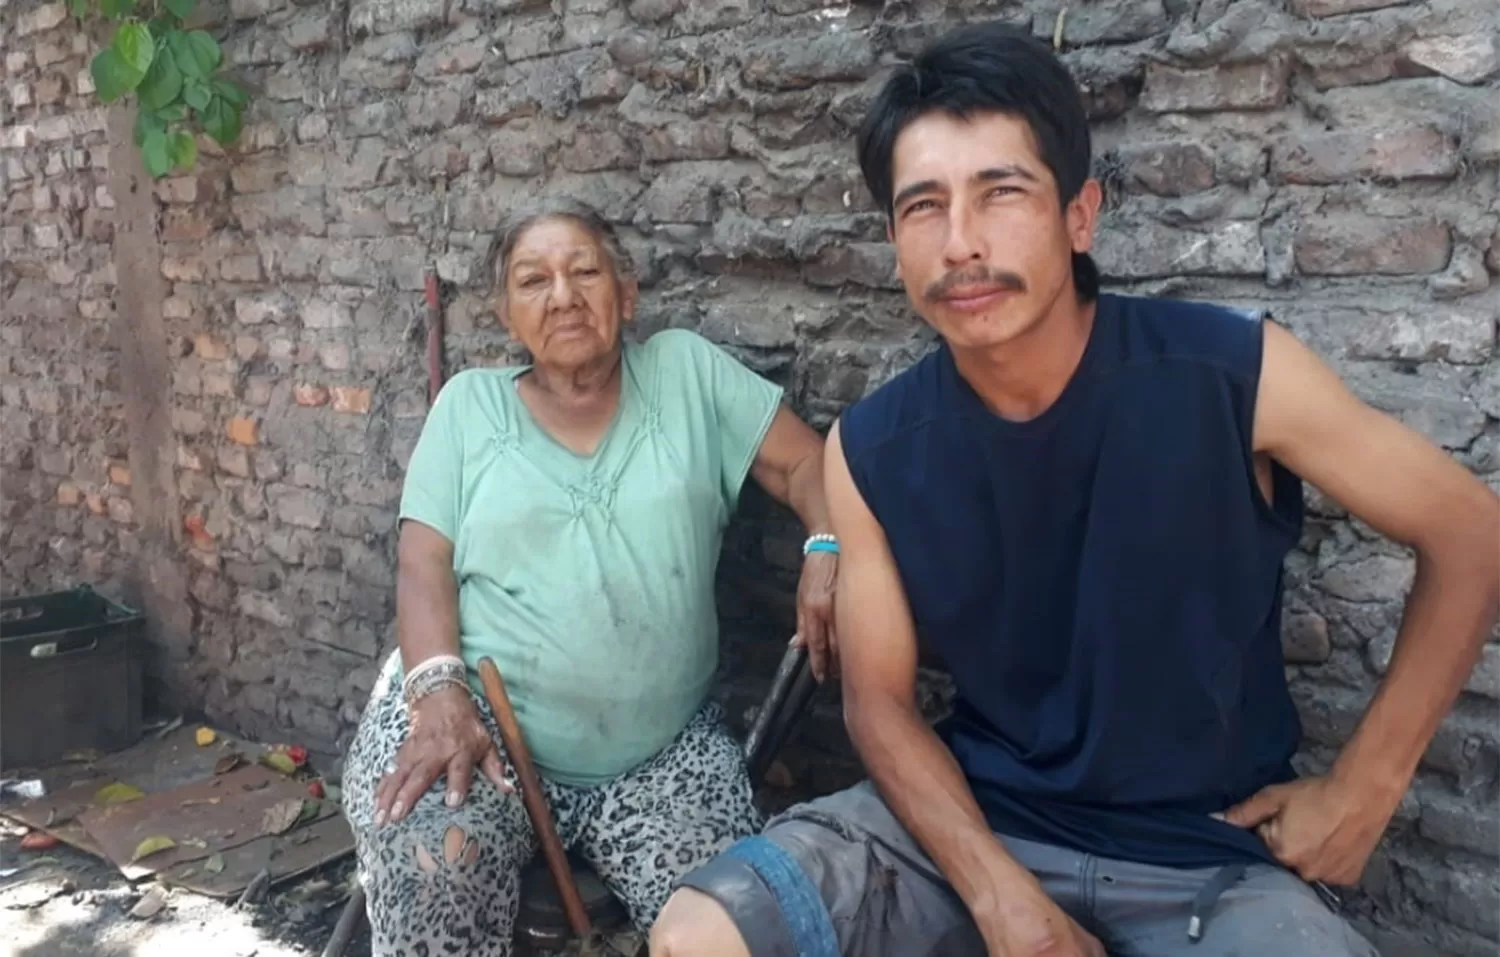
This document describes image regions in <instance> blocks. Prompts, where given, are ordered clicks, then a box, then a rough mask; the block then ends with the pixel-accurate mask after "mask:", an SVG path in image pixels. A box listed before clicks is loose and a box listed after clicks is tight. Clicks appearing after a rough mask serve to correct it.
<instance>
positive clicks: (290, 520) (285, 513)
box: [266, 485, 328, 529]
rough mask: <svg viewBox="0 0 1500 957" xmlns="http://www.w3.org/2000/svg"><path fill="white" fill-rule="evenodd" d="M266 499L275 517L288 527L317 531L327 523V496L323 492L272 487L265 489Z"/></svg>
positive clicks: (280, 486)
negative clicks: (293, 526)
mask: <svg viewBox="0 0 1500 957" xmlns="http://www.w3.org/2000/svg"><path fill="white" fill-rule="evenodd" d="M266 499H267V500H268V501H269V502H270V503H271V508H272V509H273V511H274V512H275V514H276V517H277V518H279V519H280V520H281V521H283V522H286V523H287V524H288V525H295V526H297V527H299V528H308V529H319V528H322V527H323V526H324V524H325V523H326V522H327V521H328V496H327V495H326V494H324V493H323V492H318V491H313V490H310V489H302V488H293V487H291V486H287V485H273V486H270V487H268V488H267V489H266Z"/></svg>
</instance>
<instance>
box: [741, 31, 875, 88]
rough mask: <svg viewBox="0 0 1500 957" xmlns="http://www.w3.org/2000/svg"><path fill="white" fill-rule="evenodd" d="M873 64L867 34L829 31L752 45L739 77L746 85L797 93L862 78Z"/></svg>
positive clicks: (872, 54) (872, 52) (872, 53)
mask: <svg viewBox="0 0 1500 957" xmlns="http://www.w3.org/2000/svg"><path fill="white" fill-rule="evenodd" d="M874 62H875V52H874V50H873V49H872V48H871V46H870V38H869V36H868V35H867V34H865V33H853V32H845V31H840V32H836V33H835V32H829V33H821V34H816V35H814V36H813V37H811V38H806V37H800V38H797V39H795V40H769V41H766V42H764V43H759V44H755V45H752V46H751V48H750V49H749V50H748V51H747V52H746V54H745V58H744V68H743V72H742V75H743V76H744V79H745V82H746V83H747V84H749V85H750V86H757V87H762V88H765V89H773V90H797V89H806V88H808V87H811V86H813V85H814V84H816V83H819V82H822V81H826V80H860V79H864V77H865V76H866V75H868V73H869V72H870V69H871V67H872V66H873V65H874Z"/></svg>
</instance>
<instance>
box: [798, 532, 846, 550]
mask: <svg viewBox="0 0 1500 957" xmlns="http://www.w3.org/2000/svg"><path fill="white" fill-rule="evenodd" d="M813 552H831V553H832V554H834V555H837V554H838V553H839V540H838V539H836V538H834V537H833V536H832V535H812V536H809V537H808V539H807V541H806V542H804V543H803V544H802V554H803V555H811V554H812V553H813Z"/></svg>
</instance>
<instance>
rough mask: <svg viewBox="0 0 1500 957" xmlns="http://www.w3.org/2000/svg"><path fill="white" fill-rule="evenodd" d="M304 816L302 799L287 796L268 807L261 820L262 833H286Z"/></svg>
mask: <svg viewBox="0 0 1500 957" xmlns="http://www.w3.org/2000/svg"><path fill="white" fill-rule="evenodd" d="M300 817H302V799H301V798H287V799H286V800H285V801H278V802H276V803H275V804H273V805H271V806H270V807H268V808H266V813H265V816H264V817H262V818H261V820H260V830H261V833H262V834H285V833H286V832H287V831H289V830H291V829H292V827H293V825H295V824H296V823H297V820H298V819H299V818H300Z"/></svg>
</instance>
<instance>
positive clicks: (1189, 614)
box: [652, 27, 1500, 957]
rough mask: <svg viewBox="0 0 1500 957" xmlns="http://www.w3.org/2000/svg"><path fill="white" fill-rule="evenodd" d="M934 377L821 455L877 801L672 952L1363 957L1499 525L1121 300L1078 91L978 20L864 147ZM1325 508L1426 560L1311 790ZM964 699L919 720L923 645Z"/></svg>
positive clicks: (1311, 369) (859, 739) (1293, 388)
mask: <svg viewBox="0 0 1500 957" xmlns="http://www.w3.org/2000/svg"><path fill="white" fill-rule="evenodd" d="M859 148H860V161H861V165H862V167H863V170H864V175H865V179H866V182H867V183H868V185H869V186H870V189H871V191H872V193H873V194H874V195H875V196H876V197H877V199H879V201H881V202H882V203H883V204H884V205H885V208H886V209H887V211H888V212H889V214H890V235H891V240H892V241H893V242H894V243H895V246H896V252H897V261H898V263H899V268H900V272H901V277H902V281H903V282H904V284H905V286H906V289H907V293H908V295H909V297H910V299H911V303H912V305H913V307H914V308H915V309H916V311H917V312H918V313H919V314H920V315H921V316H922V318H923V319H924V320H926V321H927V322H928V323H930V324H931V325H932V326H933V327H934V328H936V329H937V331H938V332H939V333H940V334H941V336H942V340H943V344H942V347H941V348H940V349H939V350H937V351H936V352H935V353H933V354H932V355H930V356H929V357H927V358H926V359H924V360H923V361H921V362H920V363H918V364H917V365H916V366H914V367H913V368H911V369H910V370H908V371H907V372H905V373H903V374H902V375H900V376H898V377H897V378H896V379H895V380H893V381H892V382H890V383H889V384H888V385H886V386H885V387H883V388H882V389H880V390H879V391H878V392H876V393H875V394H873V395H871V396H869V397H868V398H866V399H865V400H863V401H861V402H859V403H857V404H856V405H854V406H853V407H851V408H850V409H848V410H847V411H846V413H845V414H844V416H843V418H842V420H841V421H840V423H839V425H838V427H837V429H836V430H835V432H834V434H833V435H832V436H831V437H830V441H829V443H828V447H827V463H828V464H827V469H826V475H827V482H828V487H829V503H830V509H831V511H832V514H833V524H834V528H835V530H836V532H837V535H838V539H839V542H840V543H841V546H842V558H841V568H840V580H839V588H838V597H837V606H836V616H835V617H836V620H837V622H838V632H839V635H840V639H841V648H840V656H841V658H842V662H843V670H844V700H845V716H846V720H847V723H848V726H849V731H850V734H851V736H852V738H853V740H854V743H855V745H856V747H857V748H858V749H859V753H860V755H861V757H862V758H863V759H864V762H865V765H866V767H867V768H868V770H869V773H870V777H871V778H872V782H873V786H872V785H871V784H868V783H867V784H864V785H861V786H859V787H856V788H853V789H851V790H849V791H845V792H842V793H839V794H835V795H832V796H829V797H826V798H822V799H820V800H817V801H813V802H812V803H810V804H808V805H805V806H802V807H799V808H796V809H793V810H792V811H791V812H789V813H787V814H786V815H783V816H782V817H780V818H779V819H778V820H776V821H773V822H772V824H771V825H770V826H769V827H768V828H767V830H766V832H765V834H764V835H762V836H761V837H757V838H752V839H750V840H749V841H747V842H744V843H742V844H740V845H737V846H736V847H734V848H733V849H731V850H730V851H728V852H726V853H725V854H724V855H722V856H721V857H719V858H718V859H716V860H715V861H714V862H713V863H711V864H709V865H708V866H706V867H705V868H702V869H700V870H699V871H697V872H695V873H694V874H692V875H691V876H689V877H688V878H687V879H685V880H684V881H683V884H684V885H685V887H684V888H683V889H680V890H679V891H678V892H677V894H676V895H675V896H674V898H673V899H672V900H671V901H670V902H669V903H668V904H667V906H666V909H665V910H664V912H663V914H662V916H661V919H660V921H659V923H658V925H657V929H656V933H655V935H654V938H653V944H652V953H653V954H654V955H657V957H663V955H670V957H690V955H691V957H698V955H703V957H708V955H712V957H734V955H744V954H753V955H755V957H782V955H787V957H790V955H793V954H797V955H802V957H824V955H832V954H847V955H860V957H884V955H890V957H898V955H899V957H919V955H928V954H933V955H936V954H954V955H968V954H974V955H980V954H988V955H990V957H1036V955H1049V957H1080V955H1089V957H1101V955H1103V954H1105V953H1108V954H1111V955H1119V957H1136V955H1140V957H1147V955H1149V957H1179V955H1181V957H1187V955H1201V957H1229V955H1231V954H1272V955H1276V957H1354V955H1358V957H1365V955H1371V954H1373V953H1374V951H1373V949H1372V948H1371V947H1370V945H1369V944H1368V943H1367V942H1366V941H1364V940H1362V939H1361V938H1360V937H1359V936H1358V935H1357V934H1356V933H1355V932H1354V931H1353V930H1351V929H1350V928H1349V927H1348V925H1347V924H1346V923H1345V922H1344V921H1343V920H1342V919H1341V918H1340V917H1339V916H1337V914H1336V913H1335V912H1334V911H1333V909H1332V908H1331V907H1330V906H1329V905H1328V904H1326V903H1325V902H1324V900H1323V896H1324V895H1325V894H1326V893H1328V892H1327V891H1326V884H1336V885H1349V884H1354V883H1355V882H1356V881H1357V880H1358V879H1359V877H1360V873H1361V870H1362V868H1363V867H1364V864H1365V861H1366V860H1367V858H1368V857H1369V855H1370V852H1371V851H1372V850H1373V849H1374V848H1375V846H1376V844H1377V842H1378V841H1379V839H1380V836H1381V834H1382V832H1383V831H1384V829H1385V827H1386V825H1387V823H1388V822H1389V820H1390V817H1391V815H1392V813H1393V812H1394V811H1395V809H1396V806H1397V804H1398V802H1399V801H1400V798H1401V796H1402V793H1403V792H1404V791H1405V789H1406V788H1407V786H1408V784H1409V782H1410V780H1411V777H1412V774H1413V773H1414V772H1415V769H1416V767H1417V762H1418V759H1419V758H1420V757H1421V755H1422V752H1423V750H1424V748H1425V747H1426V745H1427V743H1428V740H1429V739H1430V737H1431V736H1432V734H1433V733H1434V731H1435V730H1436V728H1437V726H1438V724H1439V722H1440V720H1441V719H1442V717H1443V715H1444V713H1445V712H1446V711H1447V710H1448V708H1449V707H1450V706H1451V704H1452V702H1453V700H1454V699H1455V697H1456V696H1457V694H1458V692H1459V689H1460V688H1461V687H1462V686H1463V684H1464V681H1465V680H1466V677H1467V675H1468V674H1469V671H1470V669H1471V668H1472V667H1473V664H1474V662H1475V660H1476V657H1477V655H1478V652H1479V651H1480V648H1481V646H1482V644H1483V642H1484V639H1485V635H1486V634H1487V633H1488V631H1489V630H1490V628H1491V627H1492V625H1493V623H1494V621H1495V618H1496V614H1497V607H1500V547H1497V543H1500V499H1497V498H1496V496H1495V495H1494V494H1492V493H1491V492H1490V490H1489V489H1487V488H1486V487H1485V486H1484V485H1482V484H1481V483H1479V482H1478V481H1477V480H1475V479H1474V478H1473V477H1472V476H1470V475H1469V474H1468V473H1467V472H1466V471H1464V470H1463V469H1462V468H1461V467H1459V466H1458V465H1456V464H1455V463H1453V462H1452V461H1450V460H1449V458H1447V457H1446V456H1445V455H1443V454H1442V453H1441V452H1440V451H1439V450H1438V449H1436V448H1434V447H1433V446H1431V445H1429V444H1428V443H1427V442H1426V441H1424V440H1423V439H1422V438H1421V437H1420V436H1418V435H1417V434H1416V433H1414V432H1412V431H1410V430H1409V429H1407V428H1405V427H1403V426H1402V425H1400V424H1399V423H1397V422H1395V421H1393V420H1392V419H1390V418H1387V417H1386V416H1384V415H1382V414H1379V413H1377V412H1376V411H1374V410H1372V409H1370V408H1368V407H1367V406H1365V405H1363V404H1361V403H1360V402H1359V401H1357V400H1356V399H1355V398H1354V397H1353V396H1352V395H1351V394H1350V393H1349V392H1348V391H1347V390H1346V389H1345V388H1344V386H1343V385H1342V384H1341V383H1340V381H1339V380H1338V378H1337V377H1336V376H1335V375H1334V374H1333V373H1332V372H1331V371H1330V370H1329V369H1328V368H1327V367H1326V366H1325V365H1324V364H1323V363H1322V362H1321V361H1320V360H1319V359H1318V358H1317V357H1316V356H1314V355H1313V354H1312V353H1311V352H1310V351H1309V350H1308V349H1306V348H1305V347H1303V346H1302V345H1301V344H1300V343H1298V342H1297V341H1296V340H1295V339H1293V338H1292V336H1290V335H1289V334H1287V333H1286V332H1284V331H1282V330H1281V329H1280V328H1279V327H1277V326H1275V325H1272V324H1270V323H1268V322H1265V321H1263V317H1261V316H1257V315H1246V314H1243V313H1239V312H1233V311H1230V310H1227V309H1223V308H1218V307H1214V306H1210V305H1206V304H1196V303H1187V302H1169V301H1159V300H1150V299H1139V298H1125V297H1118V296H1109V295H1102V296H1101V295H1100V294H1099V289H1098V275H1097V273H1096V271H1095V269H1094V267H1093V264H1092V262H1091V261H1090V259H1089V258H1088V255H1087V253H1088V251H1089V248H1090V245H1091V242H1092V236H1093V231H1094V226H1095V221H1096V218H1097V215H1098V211H1099V203H1100V191H1099V186H1098V185H1097V184H1096V183H1095V182H1093V181H1091V180H1089V179H1088V173H1089V164H1090V148H1089V135H1088V129H1087V126H1086V124H1085V118H1084V113H1083V110H1082V107H1081V104H1080V101H1079V96H1078V93H1077V91H1076V89H1075V88H1074V86H1073V84H1072V82H1071V80H1070V79H1069V77H1068V75H1067V73H1066V71H1065V70H1064V69H1063V68H1062V66H1061V65H1060V64H1059V63H1058V62H1057V61H1056V60H1055V59H1054V58H1053V57H1052V55H1051V53H1050V51H1048V50H1047V48H1046V47H1045V46H1042V45H1040V44H1038V43H1036V42H1034V41H1033V40H1031V39H1030V38H1029V37H1022V36H1017V35H1014V34H1011V33H1008V32H1004V31H1001V30H999V29H995V28H988V27H986V28H965V29H963V30H961V31H959V32H956V33H954V34H951V35H950V36H948V37H946V38H944V39H942V40H940V41H938V42H937V43H936V45H934V46H933V47H931V48H930V49H929V50H928V51H927V52H925V53H924V54H923V55H922V56H921V57H920V58H919V59H918V60H916V62H915V63H913V64H912V65H910V66H906V67H903V68H901V69H900V70H898V71H897V73H896V75H895V76H894V77H893V78H892V79H891V80H890V81H889V82H888V83H887V85H886V86H885V88H884V90H883V91H882V92H881V94H880V95H879V97H878V98H877V99H876V101H875V103H874V105H873V106H872V107H871V111H870V115H869V116H868V117H867V118H866V120H865V123H864V127H863V129H862V131H861V133H860V141H859ZM1302 480H1306V481H1308V482H1310V483H1313V484H1314V485H1316V486H1317V487H1319V488H1321V489H1322V490H1323V491H1324V492H1326V493H1327V494H1328V495H1330V496H1331V497H1332V498H1334V499H1336V500H1337V501H1339V502H1341V503H1342V504H1343V505H1345V506H1346V507H1347V508H1348V509H1349V511H1350V512H1352V513H1353V514H1355V515H1357V516H1359V517H1360V518H1361V519H1363V520H1364V521H1366V522H1368V523H1369V524H1370V525H1372V526H1374V527H1375V528H1377V529H1380V530H1381V531H1383V532H1384V533H1386V534H1388V535H1389V536H1390V537H1392V538H1394V539H1396V540H1398V541H1401V542H1405V543H1407V544H1408V545H1410V546H1411V547H1412V548H1413V549H1414V550H1415V552H1416V556H1417V574H1416V581H1415V584H1414V586H1413V588H1412V591H1411V594H1410V596H1409V597H1408V600H1407V605H1406V613H1405V618H1404V621H1403V622H1402V625H1401V630H1400V634H1399V637H1398V640H1397V644H1396V650H1395V654H1394V657H1393V659H1392V662H1391V667H1390V670H1389V672H1388V674H1387V676H1386V678H1385V680H1384V682H1383V683H1382V684H1381V686H1380V689H1379V692H1378V693H1377V694H1376V695H1375V698H1374V700H1373V702H1372V703H1371V705H1370V707H1369V709H1368V711H1367V712H1366V714H1365V715H1364V717H1363V720H1362V721H1361V723H1360V725H1359V727H1358V730H1357V731H1356V732H1355V734H1354V735H1353V737H1352V738H1351V740H1350V741H1349V742H1348V744H1347V745H1346V746H1345V748H1344V749H1343V751H1342V753H1341V754H1340V755H1339V757H1338V760H1337V761H1336V762H1335V764H1334V765H1333V767H1332V768H1331V769H1330V770H1329V771H1328V773H1327V774H1324V775H1320V776H1315V777H1307V778H1302V779H1297V778H1296V777H1295V775H1294V774H1293V771H1292V769H1291V766H1290V764H1289V759H1290V758H1291V757H1292V754H1293V752H1295V751H1296V749H1297V747H1298V740H1299V727H1298V720H1297V714H1296V712H1295V710H1294V709H1293V706H1292V702H1291V699H1290V696H1289V695H1288V692H1287V688H1286V682H1285V678H1284V673H1283V670H1282V661H1281V642H1280V637H1279V630H1280V621H1281V600H1282V561H1283V558H1284V556H1285V554H1286V553H1287V551H1288V550H1289V549H1291V548H1292V547H1293V546H1294V545H1295V543H1296V542H1297V539H1298V532H1299V528H1300V525H1301V518H1302V515H1301V506H1302V487H1301V481H1302ZM918 634H920V635H921V636H922V638H923V640H924V641H926V642H928V643H929V644H930V645H931V647H932V648H933V650H935V651H936V652H937V653H938V654H939V655H940V656H941V657H942V658H943V659H944V660H945V662H946V664H947V666H948V668H949V670H950V671H951V672H952V674H953V677H954V681H955V683H956V685H957V688H958V701H957V705H956V710H955V714H954V715H953V718H952V720H951V722H949V723H948V726H947V727H946V728H945V730H944V733H943V736H942V737H939V735H938V734H937V733H935V732H934V731H933V730H931V729H929V727H928V726H927V725H926V724H925V723H924V722H923V720H922V718H921V715H920V714H919V712H918V709H917V706H916V703H915V696H914V684H915V678H916V661H917V636H918Z"/></svg>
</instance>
